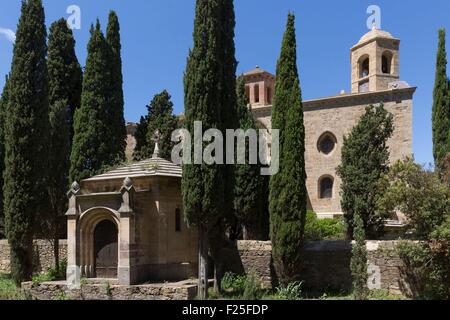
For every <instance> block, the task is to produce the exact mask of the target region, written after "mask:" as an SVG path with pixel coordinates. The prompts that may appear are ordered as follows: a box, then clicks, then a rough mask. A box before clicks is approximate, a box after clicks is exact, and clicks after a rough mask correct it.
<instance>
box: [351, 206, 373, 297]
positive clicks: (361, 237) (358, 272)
mask: <svg viewBox="0 0 450 320" xmlns="http://www.w3.org/2000/svg"><path fill="white" fill-rule="evenodd" d="M353 222H354V226H353V227H354V234H355V240H356V243H355V244H354V245H353V248H352V259H351V261H350V269H351V271H352V277H353V294H354V296H355V299H356V300H367V298H368V294H369V290H368V288H367V280H368V275H367V248H366V233H365V230H364V221H363V219H362V218H361V216H360V215H359V214H358V213H355V215H354V217H353Z"/></svg>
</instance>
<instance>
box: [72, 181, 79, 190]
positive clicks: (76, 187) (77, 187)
mask: <svg viewBox="0 0 450 320" xmlns="http://www.w3.org/2000/svg"><path fill="white" fill-rule="evenodd" d="M71 187H72V191H74V192H75V193H76V192H78V191H80V185H79V184H78V182H76V181H74V182H73V183H72V186H71Z"/></svg>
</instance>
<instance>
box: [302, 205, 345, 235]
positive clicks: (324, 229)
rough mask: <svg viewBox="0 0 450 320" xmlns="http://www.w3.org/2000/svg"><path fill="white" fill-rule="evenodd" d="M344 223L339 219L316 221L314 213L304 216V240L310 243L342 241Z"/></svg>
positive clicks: (309, 212)
mask: <svg viewBox="0 0 450 320" xmlns="http://www.w3.org/2000/svg"><path fill="white" fill-rule="evenodd" d="M344 238H345V231H344V222H343V220H342V218H341V219H318V218H317V215H316V214H315V213H314V212H311V211H308V213H307V214H306V225H305V239H306V240H310V241H320V240H343V239H344Z"/></svg>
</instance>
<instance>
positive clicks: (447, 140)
mask: <svg viewBox="0 0 450 320" xmlns="http://www.w3.org/2000/svg"><path fill="white" fill-rule="evenodd" d="M449 89H450V88H449V83H448V78H447V52H446V49H445V29H440V30H439V45H438V52H437V58H436V78H435V83H434V93H433V155H434V160H435V163H436V166H437V168H438V170H440V169H441V167H442V166H443V163H442V161H443V159H444V157H445V156H446V154H447V153H448V152H450V97H449Z"/></svg>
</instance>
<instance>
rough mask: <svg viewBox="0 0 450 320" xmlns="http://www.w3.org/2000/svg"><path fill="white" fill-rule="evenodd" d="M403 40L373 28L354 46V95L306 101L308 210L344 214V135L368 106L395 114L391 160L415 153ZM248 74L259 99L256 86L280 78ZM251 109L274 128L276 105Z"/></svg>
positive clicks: (261, 124) (249, 85)
mask: <svg viewBox="0 0 450 320" xmlns="http://www.w3.org/2000/svg"><path fill="white" fill-rule="evenodd" d="M399 44H400V41H399V40H398V39H395V38H394V37H392V36H391V35H390V34H389V33H387V32H385V31H381V30H373V31H371V32H369V33H368V34H366V35H365V36H364V37H363V38H362V39H361V40H360V42H359V43H358V44H357V45H356V46H354V47H353V48H352V49H351V67H352V83H353V84H352V93H351V94H345V93H343V94H340V95H337V96H332V97H327V98H320V99H314V100H309V101H304V102H303V108H304V123H305V149H306V151H305V152H306V153H305V164H306V172H307V182H306V183H307V190H308V196H309V199H308V200H309V209H311V210H313V211H315V212H316V213H317V215H318V216H319V217H320V218H332V217H336V216H340V215H342V209H341V205H340V202H341V199H340V194H339V193H340V186H341V179H340V178H339V176H338V175H337V174H336V168H337V167H338V166H339V165H340V164H341V150H342V145H343V142H344V137H345V136H347V135H348V134H349V133H350V132H351V130H352V129H353V127H354V126H355V125H356V124H357V123H358V121H359V119H360V118H361V116H362V115H363V114H364V112H365V108H366V106H368V105H378V104H381V103H382V104H384V106H385V108H386V109H387V110H388V111H389V112H391V113H392V114H393V116H394V126H395V131H394V134H393V136H392V138H391V139H390V140H389V142H388V146H389V148H390V152H391V155H390V162H391V163H393V162H395V161H397V160H402V159H405V158H406V157H411V156H412V154H413V151H412V150H413V141H412V136H413V132H412V127H413V95H414V92H415V90H416V88H414V87H410V86H409V85H408V84H407V83H405V82H401V81H399V76H400V73H399ZM365 57H367V58H368V59H369V60H370V62H369V66H368V75H367V76H365V77H362V78H361V77H360V68H361V59H362V58H365ZM383 61H384V62H383ZM386 63H387V64H388V65H385V64H386ZM383 65H384V67H383ZM384 68H387V69H384ZM383 71H384V72H383ZM387 71H389V73H388V72H387ZM244 76H245V80H246V86H247V93H248V94H249V97H250V101H251V102H252V101H254V96H255V93H253V90H254V87H255V85H256V86H258V90H259V92H261V91H262V92H265V89H264V85H266V86H269V88H273V87H274V83H270V81H274V82H275V77H274V76H273V77H270V73H268V72H267V71H264V70H262V69H260V68H257V69H255V70H253V71H251V72H249V73H246V74H244ZM366 78H367V79H366ZM365 80H367V81H369V82H368V83H369V85H370V86H369V87H368V90H367V92H360V91H359V89H358V88H357V87H358V85H359V83H360V82H361V81H365ZM267 83H269V84H267ZM355 86H356V88H355ZM269 91H271V90H270V89H269ZM271 92H272V91H271ZM260 101H264V100H260ZM251 107H252V111H253V114H254V117H255V119H256V121H257V123H258V125H259V127H261V128H264V129H268V130H269V132H270V131H271V130H272V119H271V113H272V105H271V104H266V105H262V104H261V102H260V103H258V104H256V105H255V104H254V103H251ZM270 142H271V141H270V140H269V144H270ZM322 142H325V145H322ZM323 146H325V148H327V150H324V149H323ZM393 218H394V220H400V222H401V221H402V220H403V217H401V216H400V217H393Z"/></svg>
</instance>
